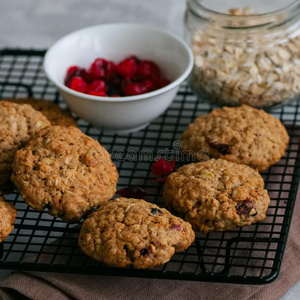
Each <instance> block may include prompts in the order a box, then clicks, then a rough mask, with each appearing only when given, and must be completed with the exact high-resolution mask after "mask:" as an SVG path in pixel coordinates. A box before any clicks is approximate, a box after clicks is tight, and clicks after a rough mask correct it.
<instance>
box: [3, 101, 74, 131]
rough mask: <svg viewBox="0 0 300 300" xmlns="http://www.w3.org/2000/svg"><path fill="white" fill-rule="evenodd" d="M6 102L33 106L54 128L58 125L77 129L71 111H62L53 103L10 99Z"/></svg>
mask: <svg viewBox="0 0 300 300" xmlns="http://www.w3.org/2000/svg"><path fill="white" fill-rule="evenodd" d="M6 101H11V102H14V103H18V104H29V105H31V106H32V107H33V108H34V109H35V110H37V111H39V112H41V113H42V114H43V115H44V116H45V117H46V118H47V119H48V120H49V121H50V122H51V125H53V126H55V125H57V126H76V127H77V123H76V120H75V119H74V118H73V117H72V115H71V113H70V111H69V110H67V109H61V108H60V107H59V106H58V105H56V104H55V103H53V102H50V101H46V100H43V99H34V98H24V99H23V98H18V99H8V100H6Z"/></svg>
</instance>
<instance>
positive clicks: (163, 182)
mask: <svg viewBox="0 0 300 300" xmlns="http://www.w3.org/2000/svg"><path fill="white" fill-rule="evenodd" d="M156 181H157V182H159V183H161V184H165V183H166V181H167V177H162V178H157V179H156Z"/></svg>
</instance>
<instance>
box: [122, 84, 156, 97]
mask: <svg viewBox="0 0 300 300" xmlns="http://www.w3.org/2000/svg"><path fill="white" fill-rule="evenodd" d="M153 88H154V85H153V83H152V82H151V81H149V80H146V81H142V82H140V83H137V82H132V83H129V84H128V85H126V86H125V88H124V90H123V92H124V95H125V96H135V95H140V94H145V93H148V92H151V91H152V90H153Z"/></svg>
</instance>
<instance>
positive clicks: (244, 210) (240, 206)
mask: <svg viewBox="0 0 300 300" xmlns="http://www.w3.org/2000/svg"><path fill="white" fill-rule="evenodd" d="M235 208H236V212H237V214H238V215H248V214H249V213H250V211H251V210H252V209H253V208H255V206H254V201H252V200H244V201H238V202H237V205H236V206H235Z"/></svg>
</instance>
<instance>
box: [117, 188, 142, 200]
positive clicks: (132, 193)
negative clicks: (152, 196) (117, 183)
mask: <svg viewBox="0 0 300 300" xmlns="http://www.w3.org/2000/svg"><path fill="white" fill-rule="evenodd" d="M117 194H118V195H120V196H123V197H126V198H138V199H143V198H144V197H145V196H146V191H145V190H144V189H142V188H140V187H138V186H134V185H131V186H127V187H125V188H123V189H120V190H118V191H117Z"/></svg>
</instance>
